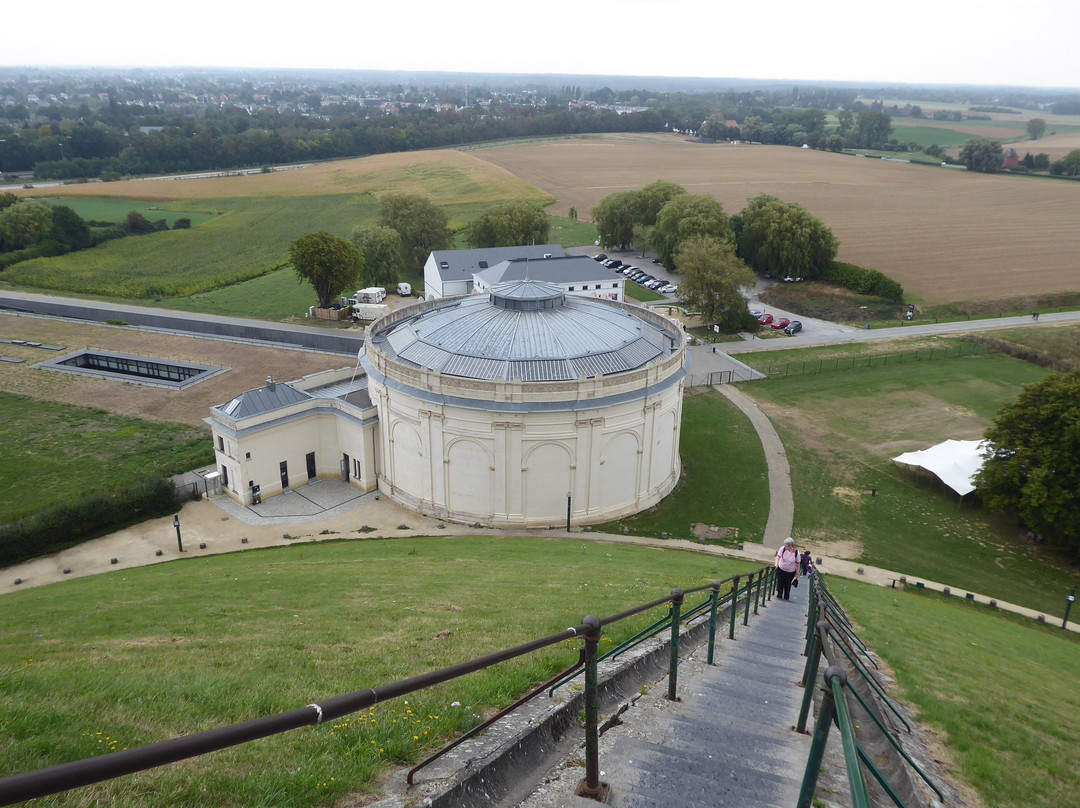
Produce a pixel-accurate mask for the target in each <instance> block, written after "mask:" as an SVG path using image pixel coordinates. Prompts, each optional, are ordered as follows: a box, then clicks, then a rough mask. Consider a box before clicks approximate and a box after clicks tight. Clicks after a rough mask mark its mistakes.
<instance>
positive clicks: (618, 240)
mask: <svg viewBox="0 0 1080 808" xmlns="http://www.w3.org/2000/svg"><path fill="white" fill-rule="evenodd" d="M640 201H641V197H640V194H639V193H638V192H637V191H616V192H615V193H613V194H608V195H607V196H605V197H604V198H603V199H601V200H600V204H599V205H597V206H596V207H595V208H593V209H592V219H593V222H594V223H595V224H596V234H597V236H599V237H600V244H601V245H602V246H603V247H605V248H610V247H617V248H618V249H620V250H625V249H628V248H629V246H630V244H632V243H633V240H634V225H635V224H637V223H638V222H639V221H640V216H639V213H638V209H639V205H640Z"/></svg>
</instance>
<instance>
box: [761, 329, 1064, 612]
mask: <svg viewBox="0 0 1080 808" xmlns="http://www.w3.org/2000/svg"><path fill="white" fill-rule="evenodd" d="M860 349H861V350H864V351H865V350H866V347H865V346H844V347H840V348H833V349H808V350H807V351H805V353H806V354H807V355H808V356H829V355H836V354H839V353H843V352H845V351H846V352H851V353H854V352H857V351H859V350H860ZM781 353H787V352H781ZM803 353H804V352H803V351H800V352H799V354H800V357H801V355H802V354H803ZM743 358H744V359H746V360H747V361H748V363H755V364H757V365H759V366H761V365H762V364H764V363H766V362H767V361H770V360H768V359H767V358H766V357H764V356H761V355H756V356H755V355H748V356H744V357H743ZM781 358H782V357H781ZM1045 373H1046V371H1045V370H1043V369H1041V368H1038V367H1036V366H1034V365H1031V364H1029V363H1026V362H1022V361H1020V360H1017V359H1012V358H1010V357H1008V356H1004V355H1001V354H989V355H984V356H978V357H972V358H966V359H955V360H944V361H935V362H919V363H913V364H890V365H888V366H874V367H871V368H864V369H860V370H853V371H840V372H834V373H824V374H821V375H806V376H791V377H789V378H786V379H776V380H772V379H770V380H764V381H760V382H754V383H752V384H747V385H743V386H742V387H741V389H742V390H743V391H744V392H745V393H747V394H748V395H750V396H751V397H752V398H754V399H755V400H756V401H758V402H759V403H760V404H761V406H762V407H763V409H764V410H765V411H766V413H767V414H768V415H769V417H770V418H771V419H772V421H773V424H774V426H775V427H776V429H777V431H778V432H779V433H780V436H781V438H782V440H783V441H784V447H785V449H786V451H787V455H788V461H789V462H790V464H791V480H792V486H793V488H794V493H795V502H796V507H795V526H794V535H795V537H796V539H798V540H799V541H801V542H809V543H811V544H812V546H813V547H814V548H815V549H816V550H817V551H819V552H823V553H826V554H827V553H829V552H830V549H829V546H830V545H831V544H835V543H840V544H835V546H836V550H835V552H836V553H837V554H838V555H842V556H845V557H852V558H856V559H858V560H859V561H861V562H864V563H867V564H872V565H875V566H880V567H884V568H886V569H891V570H896V571H898V572H901V573H905V574H907V575H908V576H909V577H910V576H914V577H916V578H918V577H924V578H928V579H930V580H935V581H940V582H942V583H945V584H948V585H950V586H952V587H954V588H957V589H967V590H968V591H972V592H980V593H983V594H985V595H988V596H990V597H993V598H997V599H999V600H1005V601H1010V602H1013V603H1018V604H1021V605H1025V606H1029V607H1031V608H1033V609H1038V610H1041V611H1045V612H1047V613H1048V614H1060V613H1061V611H1062V609H1063V607H1064V598H1065V594H1066V593H1067V591H1068V588H1069V587H1070V586H1071V585H1072V584H1073V583H1076V582H1077V581H1078V580H1080V576H1078V575H1077V573H1076V572H1075V571H1073V570H1071V569H1070V568H1069V565H1068V561H1069V559H1067V558H1065V557H1064V556H1062V555H1060V554H1058V553H1056V552H1055V551H1054V550H1053V549H1051V548H1048V547H1046V546H1040V547H1033V546H1030V545H1028V544H1027V543H1026V542H1025V541H1024V539H1023V534H1024V531H1023V530H1022V529H1020V528H1019V527H1018V526H1017V524H1016V523H1015V522H1014V521H1013V520H1010V519H1006V518H1004V517H999V516H996V515H994V514H991V513H990V512H988V511H987V510H985V509H984V508H983V507H982V506H981V505H980V504H979V503H978V502H977V500H974V499H973V497H972V496H971V495H969V496H968V497H967V499H966V500H965V501H964V502H961V501H960V500H959V497H957V495H956V494H955V493H954V492H952V491H951V490H950V489H948V488H946V487H945V486H944V485H943V484H941V483H940V482H938V481H937V480H936V479H935V478H933V477H931V476H929V475H928V474H927V473H925V472H923V473H921V474H918V473H916V472H915V471H914V470H912V469H909V468H906V467H900V466H897V465H896V464H894V463H893V462H892V459H891V458H893V457H895V456H896V455H898V454H901V453H902V452H906V451H911V450H914V449H922V448H926V447H929V446H931V445H934V444H936V443H939V442H941V441H943V440H946V439H948V438H957V439H966V440H975V439H979V438H981V437H982V435H983V433H984V432H985V430H986V428H987V427H988V426H989V424H990V422H991V421H992V420H993V418H994V417H995V415H996V414H997V412H998V410H999V409H1000V408H1001V406H1002V405H1004V404H1006V403H1008V402H1011V401H1013V400H1014V399H1015V398H1016V395H1017V394H1018V393H1019V391H1020V388H1021V386H1022V385H1024V384H1027V383H1030V382H1033V381H1036V380H1038V379H1040V378H1042V377H1043V376H1044V375H1045Z"/></svg>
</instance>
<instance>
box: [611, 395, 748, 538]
mask: <svg viewBox="0 0 1080 808" xmlns="http://www.w3.org/2000/svg"><path fill="white" fill-rule="evenodd" d="M679 451H680V454H681V455H682V462H683V478H682V480H681V481H680V483H679V485H678V486H677V487H676V488H675V490H674V491H673V492H672V493H671V494H670V495H669V496H668V497H667V498H666V499H664V500H663V501H662V502H660V503H659V504H658V505H656V506H655V507H654V508H650V509H649V510H648V511H646V512H645V513H641V514H638V515H637V516H633V517H630V518H628V519H622V520H620V521H618V522H613V523H609V524H606V525H602V526H600V528H599V529H600V530H604V531H607V532H609V533H620V532H622V528H623V527H626V528H628V529H629V530H630V533H632V534H634V535H640V536H654V537H659V536H660V535H661V533H668V534H669V535H670V536H671V537H672V538H675V539H688V540H691V541H693V540H695V539H696V538H697V537H696V535H695V533H694V526H695V525H698V524H702V525H706V526H708V525H715V526H717V527H720V528H726V529H728V530H729V535H728V536H727V537H725V538H722V539H719V540H712V543H717V544H725V545H727V546H729V547H733V546H734V545H735V544H737V543H738V542H739V541H751V542H760V541H761V536H762V534H763V533H764V531H765V522H766V521H767V520H768V517H769V510H768V509H769V482H768V475H767V472H766V470H765V456H764V454H763V452H762V449H761V442H760V441H759V440H758V437H757V432H755V431H754V428H753V426H752V425H751V424H750V422H749V421H748V420H747V419H746V416H744V415H743V414H742V413H741V412H740V411H739V409H738V408H737V407H735V405H734V404H732V403H731V402H729V401H728V400H727V399H726V398H724V397H723V396H722V395H720V394H719V393H717V392H716V391H715V390H703V391H700V392H698V391H695V392H694V393H692V394H688V395H687V396H686V399H685V400H684V402H683V420H682V434H681V441H680V445H679Z"/></svg>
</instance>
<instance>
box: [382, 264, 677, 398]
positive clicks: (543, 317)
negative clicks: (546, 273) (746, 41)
mask: <svg viewBox="0 0 1080 808" xmlns="http://www.w3.org/2000/svg"><path fill="white" fill-rule="evenodd" d="M369 339H370V341H371V343H372V344H373V345H375V346H378V348H379V349H380V350H382V351H384V352H385V353H386V354H387V355H388V356H389V357H390V358H392V359H396V360H397V361H399V362H403V363H405V364H407V365H411V366H413V367H424V368H431V369H433V370H438V371H440V372H442V373H444V374H447V375H451V376H461V377H464V378H469V379H485V380H494V379H499V378H502V379H506V380H508V381H509V380H511V379H521V380H522V381H525V382H544V381H571V380H576V379H578V378H580V377H592V376H597V375H601V376H604V375H609V374H612V373H623V372H626V371H629V370H634V369H636V368H639V367H642V366H644V365H647V364H648V363H649V362H652V361H653V360H655V359H658V358H662V357H667V356H670V355H671V352H672V351H673V350H674V346H676V345H679V344H680V337H679V336H678V335H677V334H675V333H674V329H672V330H666V329H664V328H663V327H662V326H659V325H655V324H653V323H651V322H648V321H647V320H644V319H642V318H641V317H638V316H636V315H635V314H633V313H632V312H630V311H628V310H626V309H624V308H622V307H620V306H616V305H612V304H608V303H605V302H604V301H601V300H596V299H593V298H587V297H577V296H574V295H567V294H564V293H563V290H562V288H561V287H559V286H555V285H554V284H549V283H541V282H539V281H533V280H525V281H516V282H515V281H511V282H508V283H503V284H499V285H498V286H495V287H494V288H492V290H491V293H490V294H488V295H473V296H470V297H463V298H453V299H451V300H448V301H447V302H446V303H445V304H444V305H441V306H437V307H435V308H431V309H427V310H425V311H422V312H420V313H418V314H416V315H414V316H412V317H407V318H405V319H403V320H399V321H398V322H395V323H391V324H390V325H389V326H388V327H387V328H386V329H383V330H380V331H378V332H376V333H375V334H372V335H369Z"/></svg>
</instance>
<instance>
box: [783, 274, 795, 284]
mask: <svg viewBox="0 0 1080 808" xmlns="http://www.w3.org/2000/svg"><path fill="white" fill-rule="evenodd" d="M783 281H784V283H795V279H794V278H793V277H791V276H790V275H785V276H784V277H783Z"/></svg>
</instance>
